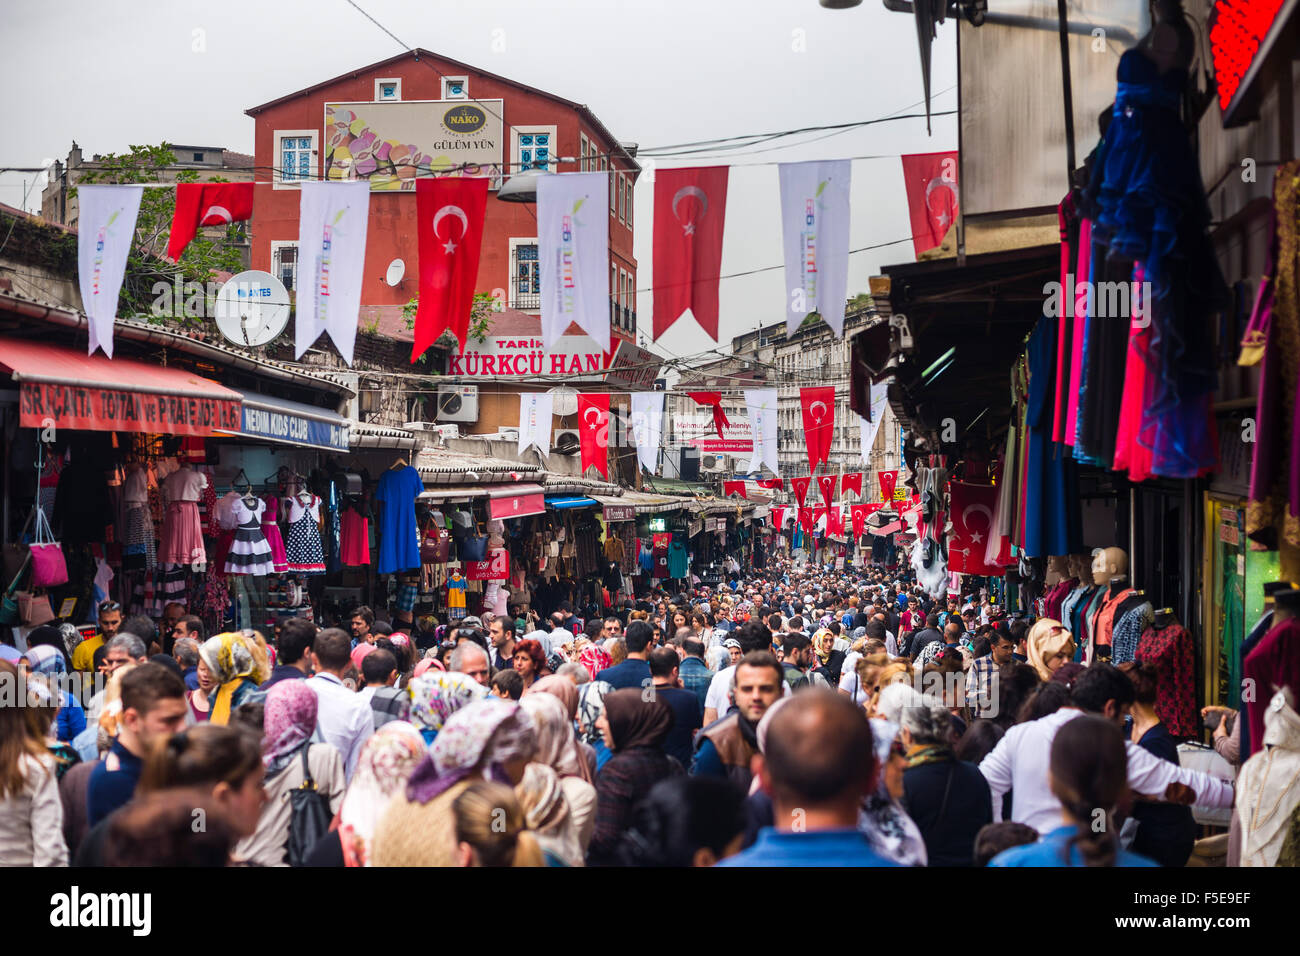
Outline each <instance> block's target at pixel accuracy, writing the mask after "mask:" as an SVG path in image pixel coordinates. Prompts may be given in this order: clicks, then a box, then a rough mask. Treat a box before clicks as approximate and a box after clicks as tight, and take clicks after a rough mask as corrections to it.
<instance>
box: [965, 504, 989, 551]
mask: <svg viewBox="0 0 1300 956" xmlns="http://www.w3.org/2000/svg"><path fill="white" fill-rule="evenodd" d="M972 511H974V512H977V513H982V514H983V515H984V516H985V517H986V518H988V519H989V525H988V529H987V530H989V531H992V530H993V511H992V509H991V508H989V506H988V505H981V504H974V505H967V506H966V507H965V508H964V509H963V510H962V513H961V523H962V524H964V525H965V526H966V528H967V530H969V531H970V540H971V544H979V543H980V542H982V541H983V540H984V536H983V535H982V534H980V533H979V532H978V531H974V530H971V526H970V513H971V512H972Z"/></svg>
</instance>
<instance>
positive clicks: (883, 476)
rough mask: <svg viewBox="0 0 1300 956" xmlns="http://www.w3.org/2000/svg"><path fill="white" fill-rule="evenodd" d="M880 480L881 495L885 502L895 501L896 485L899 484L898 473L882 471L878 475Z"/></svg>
mask: <svg viewBox="0 0 1300 956" xmlns="http://www.w3.org/2000/svg"><path fill="white" fill-rule="evenodd" d="M876 477H877V478H878V479H879V480H880V494H881V496H882V499H883V500H884V501H885V502H890V501H893V500H894V485H895V484H897V483H898V472H896V471H882V472H878V473H877V474H876Z"/></svg>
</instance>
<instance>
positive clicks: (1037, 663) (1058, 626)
mask: <svg viewBox="0 0 1300 956" xmlns="http://www.w3.org/2000/svg"><path fill="white" fill-rule="evenodd" d="M1025 644H1026V645H1027V648H1028V652H1029V663H1030V664H1032V665H1033V668H1034V670H1036V671H1038V676H1039V677H1040V678H1042V679H1043V680H1045V681H1046V680H1051V679H1052V675H1053V674H1055V673H1056V672H1057V671H1058V670H1060V669H1061V667H1063V666H1064V665H1065V663H1066V662H1067V661H1072V660H1074V635H1072V634H1071V633H1070V631H1069V629H1068V628H1066V626H1065V625H1064V624H1062V623H1061V622H1060V621H1055V620H1053V619H1052V618H1050V617H1040V618H1039V619H1038V620H1037V621H1035V622H1034V626H1033V627H1031V628H1030V629H1029V634H1028V635H1026V638H1025Z"/></svg>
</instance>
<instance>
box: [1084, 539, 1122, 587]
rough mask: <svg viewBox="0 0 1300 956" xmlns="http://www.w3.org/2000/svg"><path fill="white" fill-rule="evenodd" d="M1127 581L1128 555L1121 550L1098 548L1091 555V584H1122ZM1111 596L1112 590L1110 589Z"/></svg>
mask: <svg viewBox="0 0 1300 956" xmlns="http://www.w3.org/2000/svg"><path fill="white" fill-rule="evenodd" d="M1127 580H1128V555H1127V554H1125V553H1124V551H1123V549H1121V548H1098V549H1097V550H1096V551H1094V552H1093V555H1092V583H1093V584H1115V583H1116V582H1119V583H1120V584H1123V583H1124V582H1125V581H1127ZM1111 593H1112V594H1113V593H1114V589H1112V592H1111Z"/></svg>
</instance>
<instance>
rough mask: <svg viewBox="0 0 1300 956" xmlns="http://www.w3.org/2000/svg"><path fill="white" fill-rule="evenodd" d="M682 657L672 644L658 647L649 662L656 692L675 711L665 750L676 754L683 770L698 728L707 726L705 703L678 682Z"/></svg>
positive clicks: (688, 765) (686, 766)
mask: <svg viewBox="0 0 1300 956" xmlns="http://www.w3.org/2000/svg"><path fill="white" fill-rule="evenodd" d="M680 662H681V659H680V658H679V657H678V656H677V651H676V650H675V649H674V648H671V647H656V648H655V649H654V650H653V651H651V652H650V658H649V661H648V662H647V663H648V664H649V665H650V674H651V676H652V678H653V680H654V694H655V696H656V697H658V698H659V699H660V700H662V701H664V702H666V703H667V704H668V706H669V707H670V708H672V711H673V729H672V730H670V731H668V736H667V737H665V738H664V742H663V745H662V746H663V751H664V753H666V754H668V756H670V757H676V758H677V762H678V763H680V764H681V765H682V768H683V769H686V768H689V767H690V765H691V751H692V750H693V748H694V743H695V740H694V738H695V731H697V730H699V729H700V727H702V726H703V725H704V704H703V703H701V702H700V700H699V698H697V697H696V696H695V694H693V693H691V692H690V691H689V690H683V689H682V688H681V687H680V686H679V685H678V680H677V678H678V669H679V667H680Z"/></svg>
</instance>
